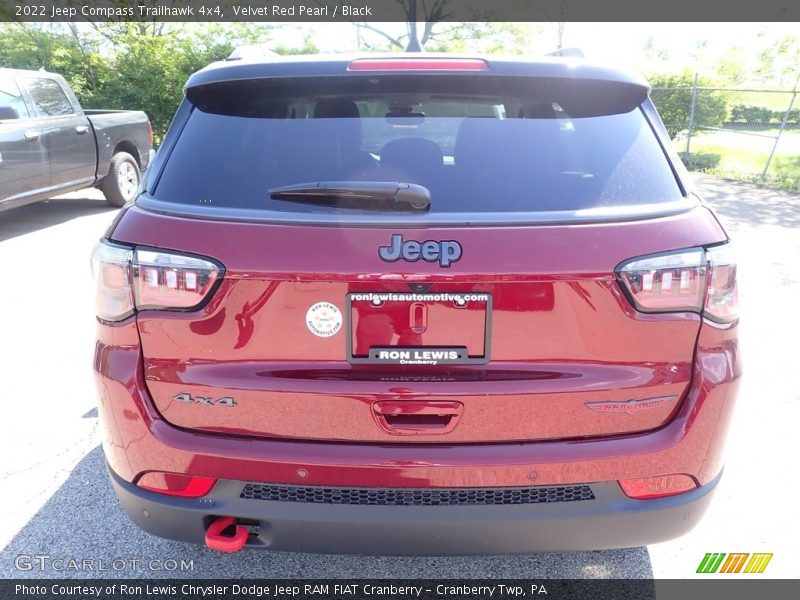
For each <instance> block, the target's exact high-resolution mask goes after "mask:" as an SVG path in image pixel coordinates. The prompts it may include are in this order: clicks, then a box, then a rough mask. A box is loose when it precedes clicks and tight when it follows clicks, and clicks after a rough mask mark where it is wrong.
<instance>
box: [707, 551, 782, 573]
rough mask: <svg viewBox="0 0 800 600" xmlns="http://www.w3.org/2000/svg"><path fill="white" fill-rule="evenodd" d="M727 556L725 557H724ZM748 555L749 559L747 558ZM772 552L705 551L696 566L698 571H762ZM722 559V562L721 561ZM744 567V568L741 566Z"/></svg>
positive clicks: (770, 558)
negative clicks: (729, 552)
mask: <svg viewBox="0 0 800 600" xmlns="http://www.w3.org/2000/svg"><path fill="white" fill-rule="evenodd" d="M726 557H727V558H726ZM748 557H749V559H750V560H748ZM770 560H772V554H771V553H770V554H764V553H761V554H759V553H756V554H748V553H734V554H725V553H724V552H721V553H713V554H712V553H710V552H709V553H707V554H706V555H705V556H704V557H703V560H701V561H700V566H698V567H697V572H698V573H763V572H764V569H766V568H767V565H768V564H769V561H770ZM723 561H724V562H723ZM743 567H744V568H743Z"/></svg>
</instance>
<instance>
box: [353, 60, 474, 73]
mask: <svg viewBox="0 0 800 600" xmlns="http://www.w3.org/2000/svg"><path fill="white" fill-rule="evenodd" d="M347 70H348V71H488V70H489V65H487V64H486V61H485V60H480V59H477V58H359V59H356V60H353V61H350V64H349V65H347Z"/></svg>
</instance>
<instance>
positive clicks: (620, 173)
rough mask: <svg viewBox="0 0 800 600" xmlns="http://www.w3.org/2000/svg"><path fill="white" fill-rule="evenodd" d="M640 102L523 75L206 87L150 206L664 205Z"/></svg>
mask: <svg viewBox="0 0 800 600" xmlns="http://www.w3.org/2000/svg"><path fill="white" fill-rule="evenodd" d="M645 97H646V91H643V90H642V89H641V88H638V89H633V88H632V87H628V86H624V85H622V84H618V83H609V82H599V81H598V82H593V81H579V82H576V81H563V80H562V81H560V82H559V81H553V80H546V79H536V78H519V77H506V78H502V77H495V78H487V77H472V78H463V77H462V78H456V77H448V76H444V77H443V76H438V77H432V76H427V77H409V76H405V77H398V76H394V77H364V76H354V75H351V76H348V77H336V78H327V79H326V78H319V79H317V80H303V79H285V80H246V81H238V82H232V83H222V84H211V85H207V86H204V87H202V88H200V89H190V90H189V92H188V98H189V101H190V102H191V103H192V104H193V106H194V108H193V110H192V112H191V114H190V115H189V117H188V120H187V122H186V123H185V125H184V127H183V129H182V131H181V133H180V136H179V138H178V140H177V142H176V143H175V146H174V148H173V150H172V151H171V153H170V155H169V158H168V160H167V162H166V165H165V166H164V170H163V172H162V174H161V176H160V178H159V180H158V185H157V188H156V189H155V191H154V194H153V195H154V196H155V198H156V199H158V200H164V201H168V202H174V203H180V204H188V205H198V206H214V207H231V208H247V209H263V210H270V211H281V212H332V211H333V212H342V211H343V212H353V211H354V210H356V211H357V209H354V208H353V207H351V206H349V207H348V206H331V205H315V204H314V203H307V202H292V201H287V200H278V199H274V198H271V197H270V190H271V189H274V188H278V187H282V186H288V185H294V184H316V183H318V182H353V183H354V184H355V183H357V182H364V181H369V182H374V181H381V182H387V181H388V182H401V183H413V184H417V185H421V186H424V187H425V188H427V190H428V191H429V192H430V211H431V212H439V213H514V212H536V211H576V210H582V209H597V208H602V207H619V206H632V205H641V204H654V203H661V202H671V201H674V200H676V199H679V198H680V197H681V191H680V188H679V187H678V184H677V181H676V179H675V176H674V174H673V172H672V170H671V168H670V166H669V163H668V161H667V159H666V157H665V154H664V151H663V149H662V148H661V146H660V144H659V142H658V140H657V138H656V136H655V135H654V133H653V131H652V129H651V127H650V125H649V123H648V121H647V119H646V118H645V116H644V114H643V112H642V110H641V108H640V106H639V105H640V104H641V102H642V101H643V100H644V99H645ZM362 210H363V209H362ZM373 210H374V209H373Z"/></svg>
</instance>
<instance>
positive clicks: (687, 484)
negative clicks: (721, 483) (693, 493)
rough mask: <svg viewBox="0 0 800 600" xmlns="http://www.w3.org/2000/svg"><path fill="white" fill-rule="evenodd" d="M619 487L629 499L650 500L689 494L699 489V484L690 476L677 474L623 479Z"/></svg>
mask: <svg viewBox="0 0 800 600" xmlns="http://www.w3.org/2000/svg"><path fill="white" fill-rule="evenodd" d="M619 485H620V487H621V488H622V491H623V492H625V495H626V496H628V497H629V498H636V499H637V500H649V499H652V498H663V497H665V496H674V495H675V494H682V493H683V492H688V491H690V490H693V489H695V488H696V487H697V482H696V481H695V480H694V479H693V478H692V477H690V476H689V475H684V474H677V475H660V476H658V477H643V478H641V479H621V480H620V482H619Z"/></svg>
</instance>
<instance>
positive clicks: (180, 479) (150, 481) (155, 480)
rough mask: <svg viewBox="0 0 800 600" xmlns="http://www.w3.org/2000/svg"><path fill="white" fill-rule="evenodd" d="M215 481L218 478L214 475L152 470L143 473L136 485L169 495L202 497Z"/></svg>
mask: <svg viewBox="0 0 800 600" xmlns="http://www.w3.org/2000/svg"><path fill="white" fill-rule="evenodd" d="M215 483H217V480H216V479H214V478H213V477H191V476H189V475H181V474H179V473H163V472H161V471H150V472H148V473H145V474H144V475H142V476H141V477H140V478H139V481H137V482H136V485H138V486H139V487H140V488H142V489H145V490H148V491H150V492H158V493H159V494H166V495H167V496H180V497H182V498H200V497H201V496H205V495H206V494H208V493H209V492H210V491H211V488H213V487H214V484H215Z"/></svg>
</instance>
